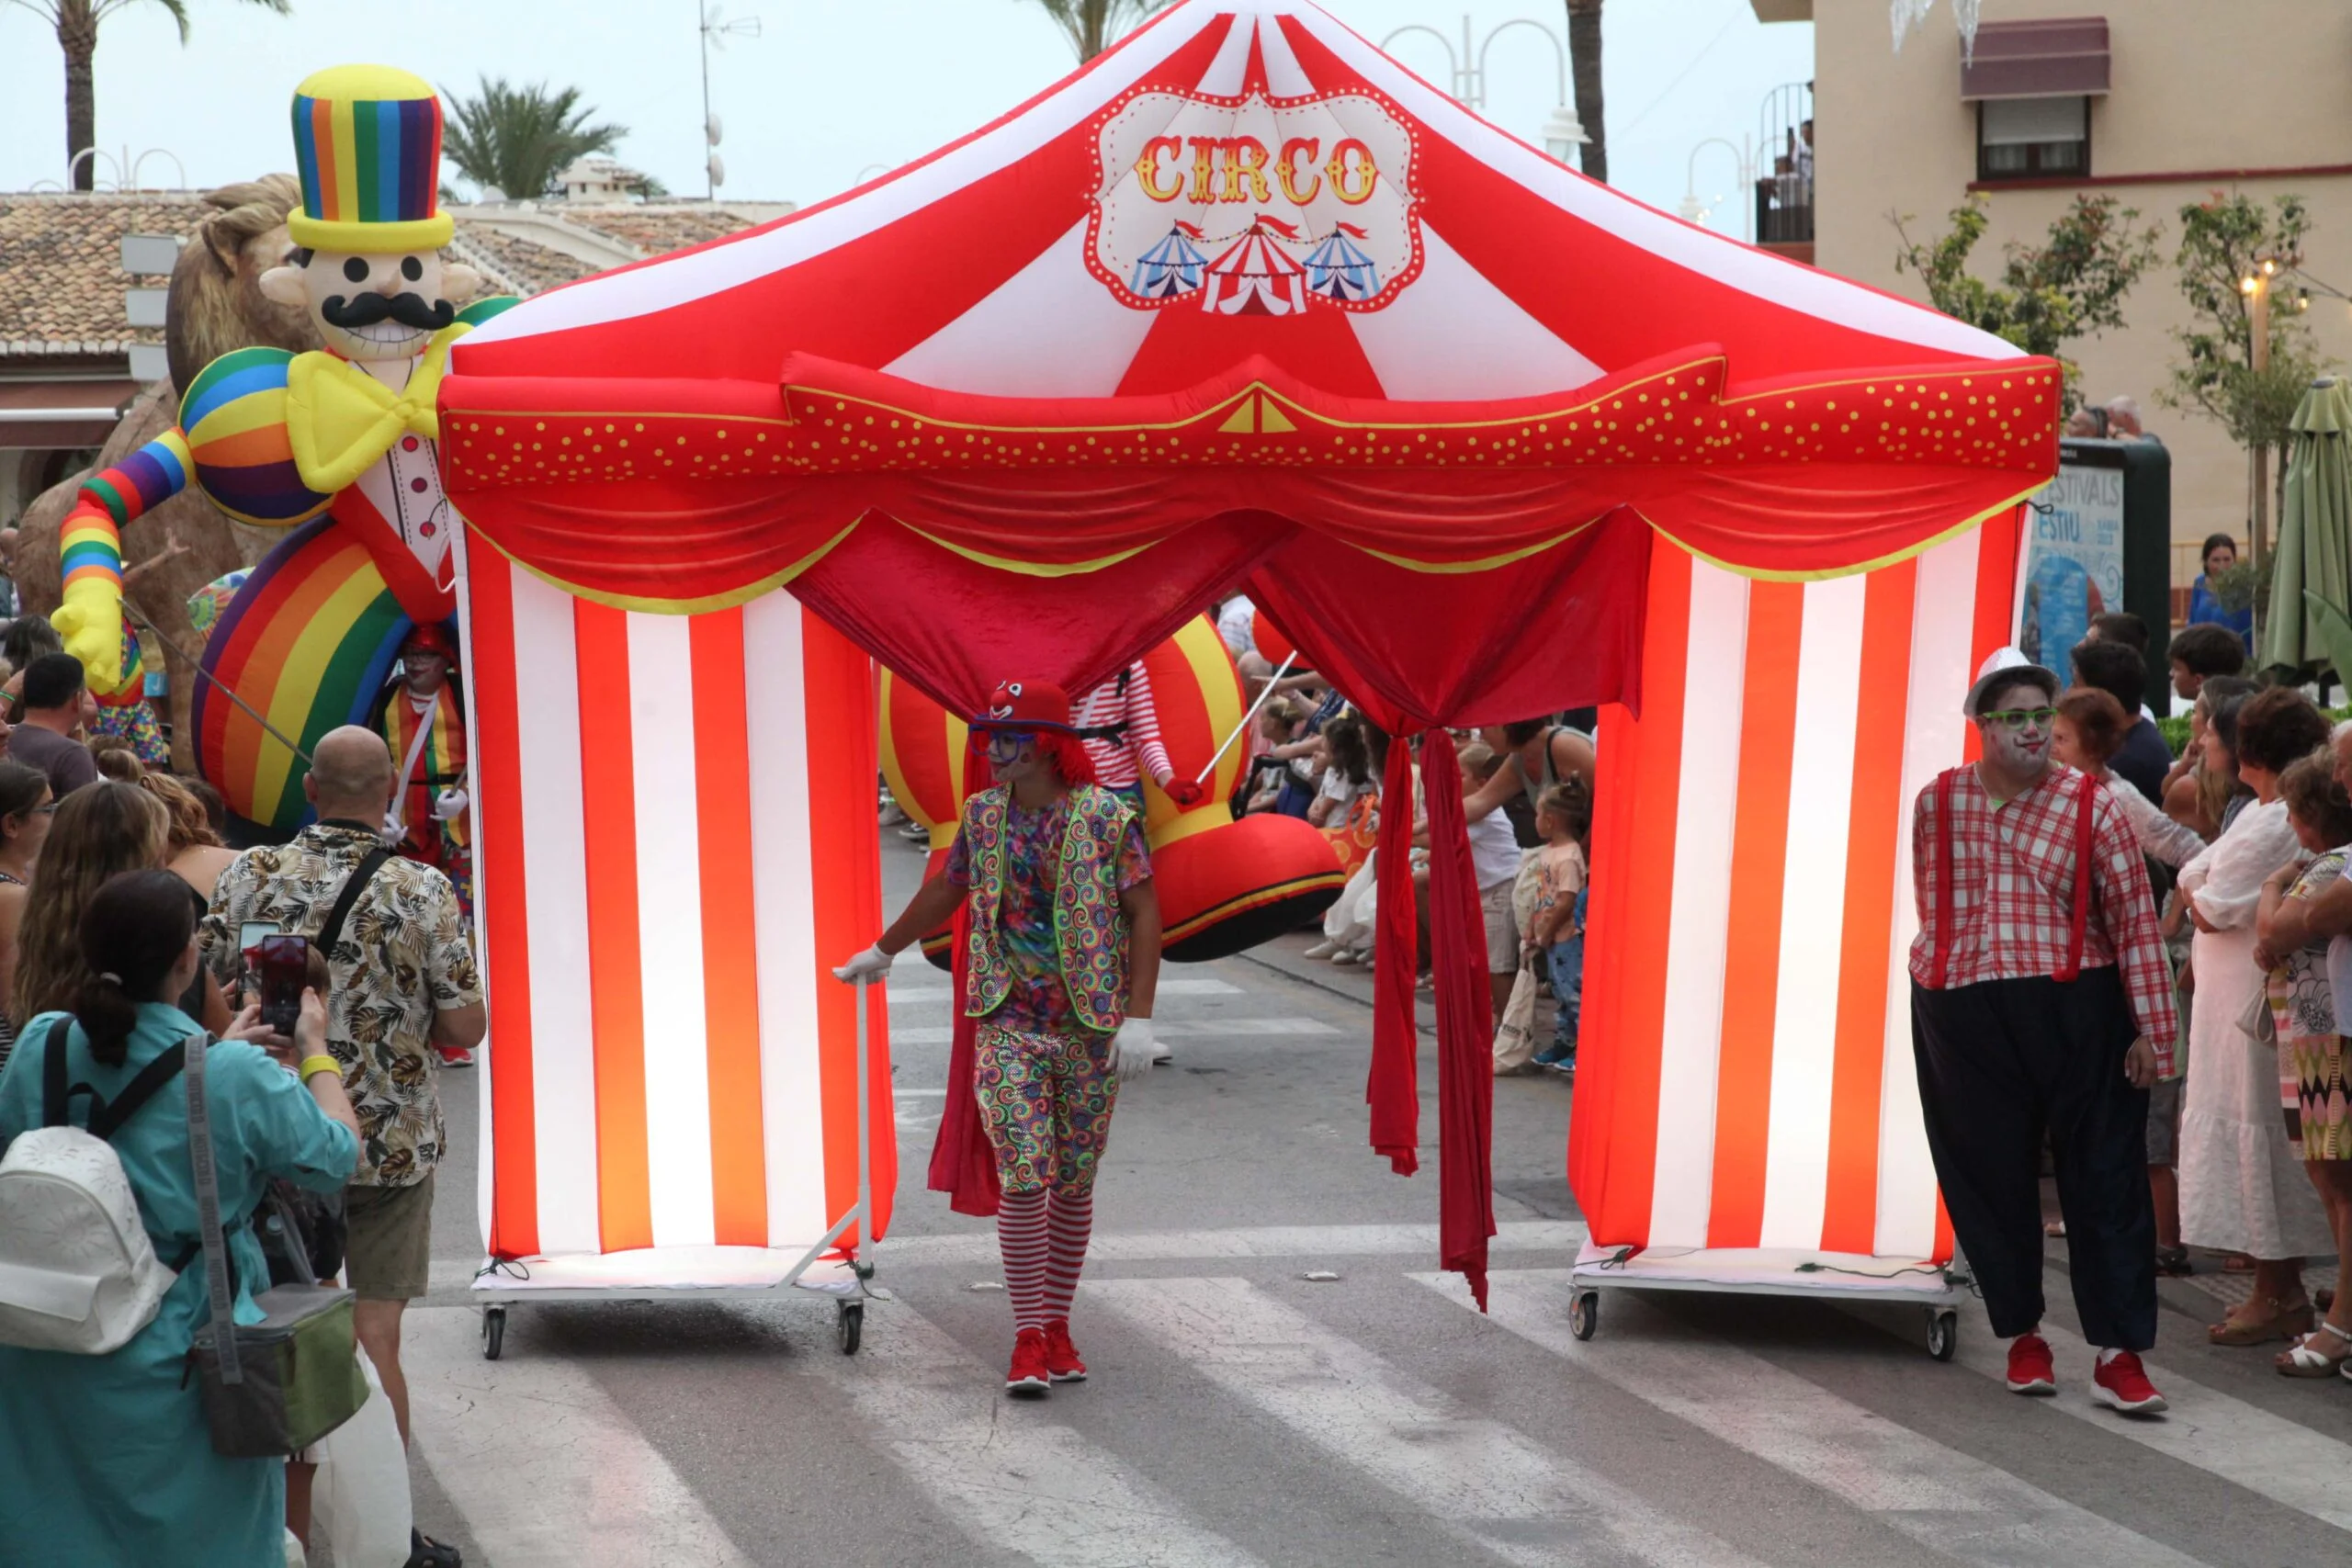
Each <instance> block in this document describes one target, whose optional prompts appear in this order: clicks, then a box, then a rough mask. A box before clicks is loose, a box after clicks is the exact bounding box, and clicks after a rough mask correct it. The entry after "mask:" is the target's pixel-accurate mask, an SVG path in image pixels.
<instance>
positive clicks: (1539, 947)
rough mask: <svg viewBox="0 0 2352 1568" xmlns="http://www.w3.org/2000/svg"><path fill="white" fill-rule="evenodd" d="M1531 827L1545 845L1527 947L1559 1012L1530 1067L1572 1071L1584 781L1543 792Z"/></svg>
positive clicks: (1588, 801)
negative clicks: (1547, 979)
mask: <svg viewBox="0 0 2352 1568" xmlns="http://www.w3.org/2000/svg"><path fill="white" fill-rule="evenodd" d="M1489 820H1492V818H1489ZM1535 829H1536V831H1538V832H1539V833H1541V834H1543V835H1544V848H1543V849H1541V850H1540V851H1538V852H1536V863H1537V865H1538V866H1539V867H1540V868H1541V881H1540V882H1539V883H1538V884H1537V892H1536V897H1535V916H1534V919H1533V922H1532V924H1531V926H1530V927H1529V929H1528V932H1527V947H1528V950H1529V951H1530V952H1532V953H1540V954H1542V955H1543V959H1544V968H1545V972H1546V973H1547V974H1549V975H1550V976H1551V979H1552V1000H1553V1001H1554V1002H1555V1004H1557V1007H1558V1012H1557V1013H1556V1014H1555V1020H1554V1022H1553V1026H1552V1043H1551V1044H1550V1046H1548V1047H1547V1048H1545V1049H1544V1050H1543V1051H1541V1052H1538V1053H1537V1054H1536V1057H1535V1065H1536V1066H1539V1067H1557V1068H1559V1069H1560V1070H1561V1071H1563V1072H1566V1073H1574V1072H1575V1071H1576V1070H1577V1024H1578V1023H1579V1021H1581V1019H1582V1015H1583V1010H1584V915H1585V897H1586V894H1587V884H1588V883H1589V880H1590V879H1589V876H1588V874H1587V872H1586V867H1585V840H1586V838H1587V836H1588V835H1589V834H1590V832H1591V831H1592V796H1591V795H1589V793H1588V792H1587V791H1586V789H1585V787H1584V785H1583V784H1582V783H1580V782H1579V781H1577V780H1574V779H1571V780H1569V781H1568V782H1567V783H1566V784H1554V785H1553V786H1552V787H1551V788H1550V789H1547V790H1545V791H1544V799H1543V801H1542V802H1541V803H1540V804H1539V805H1538V806H1537V807H1536V808H1535Z"/></svg>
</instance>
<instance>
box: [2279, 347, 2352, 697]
mask: <svg viewBox="0 0 2352 1568" xmlns="http://www.w3.org/2000/svg"><path fill="white" fill-rule="evenodd" d="M2289 428H2290V430H2292V431H2293V432H2294V444H2293V446H2291V447H2290V449H2289V453H2288V458H2287V504H2286V507H2285V509H2284V510H2283V511H2281V512H2280V513H2279V516H2278V550H2277V553H2276V555H2275V556H2274V557H2273V558H2272V560H2271V572H2272V576H2271V580H2270V615H2269V620H2268V624H2267V625H2266V626H2264V627H2263V630H2262V657H2261V660H2260V663H2261V664H2262V665H2263V667H2265V668H2270V667H2273V666H2278V665H2285V666H2288V667H2290V668H2300V667H2301V666H2302V665H2304V664H2307V663H2324V664H2330V665H2333V666H2334V667H2335V671H2336V674H2337V678H2338V679H2340V680H2345V681H2352V382H2347V381H2345V380H2342V379H2339V378H2334V377H2323V378H2320V379H2319V380H2317V381H2314V382H2312V388H2311V390H2309V391H2307V392H2305V393H2304V394H2303V400H2302V401H2301V403H2299V404H2297V405H2296V407H2295V417H2294V419H2293V420H2292V421H2290V423H2289Z"/></svg>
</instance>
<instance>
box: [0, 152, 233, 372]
mask: <svg viewBox="0 0 2352 1568" xmlns="http://www.w3.org/2000/svg"><path fill="white" fill-rule="evenodd" d="M207 210H208V209H207V208H206V207H205V205H204V200H203V198H202V197H198V196H195V195H192V194H189V193H186V192H174V193H171V194H169V195H130V196H121V195H113V194H107V195H100V196H65V195H30V196H27V195H8V194H0V357H15V356H17V355H113V354H124V353H127V352H129V349H130V344H133V343H161V342H163V341H164V333H163V330H162V329H161V328H147V329H136V330H135V329H133V328H132V327H131V326H130V323H129V322H128V321H125V320H124V316H123V304H122V295H123V290H124V289H126V288H131V287H132V286H133V285H134V284H145V285H149V286H153V287H161V286H162V284H163V281H164V280H163V279H162V278H159V277H148V278H134V277H132V276H130V274H129V273H127V272H125V271H123V270H122V266H121V254H120V242H121V240H122V237H123V236H124V235H125V234H187V233H189V232H191V231H194V230H195V228H196V226H197V223H198V221H199V220H201V219H202V218H203V216H204V214H205V213H206V211H207Z"/></svg>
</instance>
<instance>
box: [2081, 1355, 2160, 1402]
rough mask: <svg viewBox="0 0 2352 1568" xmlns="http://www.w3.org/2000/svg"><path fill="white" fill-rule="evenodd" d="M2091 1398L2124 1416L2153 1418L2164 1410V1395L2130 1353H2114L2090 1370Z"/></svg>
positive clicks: (2138, 1360)
mask: <svg viewBox="0 0 2352 1568" xmlns="http://www.w3.org/2000/svg"><path fill="white" fill-rule="evenodd" d="M2091 1397H2092V1398H2093V1399H2095V1400H2097V1401H2098V1403H2099V1404H2104V1405H2106V1406H2107V1407H2108V1408H2109V1409H2111V1410H2120V1411H2121V1412H2123V1414H2125V1415H2126V1416H2154V1415H2155V1414H2156V1413H2157V1412H2158V1411H2160V1410H2163V1409H2164V1408H2165V1396H2164V1395H2163V1394H2161V1393H2157V1392H2156V1385H2155V1384H2154V1383H2152V1382H2149V1381H2148V1373H2147V1371H2146V1369H2144V1368H2143V1367H2142V1366H2141V1365H2140V1358H2139V1357H2137V1356H2135V1355H2133V1354H2132V1353H2131V1351H2129V1350H2119V1351H2117V1352H2116V1353H2115V1354H2114V1355H2112V1356H2110V1357H2109V1358H2108V1359H2106V1360H2104V1361H2101V1362H2100V1363H2099V1364H2098V1367H2097V1368H2096V1369H2094V1370H2093V1371H2092V1372H2091Z"/></svg>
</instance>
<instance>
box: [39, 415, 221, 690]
mask: <svg viewBox="0 0 2352 1568" xmlns="http://www.w3.org/2000/svg"><path fill="white" fill-rule="evenodd" d="M191 468H192V463H191V460H190V458H189V457H188V450H187V436H185V435H183V434H180V432H179V431H178V430H177V429H172V430H167V431H165V432H164V434H161V435H159V436H157V437H155V439H154V440H153V441H150V442H149V443H147V445H146V446H141V448H140V449H139V450H138V451H136V452H133V453H131V454H130V456H129V457H125V458H123V460H122V461H121V462H120V463H118V464H117V465H115V466H114V467H113V468H108V469H107V470H106V471H105V472H104V473H101V474H94V475H92V476H91V478H90V479H89V480H88V482H87V483H85V484H84V485H83V486H82V491H81V493H80V494H79V495H78V496H77V497H75V499H74V509H73V510H72V511H71V512H68V513H66V514H65V521H64V522H63V523H62V524H61V525H59V526H58V530H57V550H58V558H59V559H58V565H59V568H60V574H61V576H62V578H63V581H64V593H63V595H62V604H60V605H59V606H58V609H57V613H56V614H55V615H51V617H50V621H51V624H52V625H54V626H56V627H57V634H58V636H59V637H62V638H63V639H64V642H65V651H66V652H68V653H70V654H72V655H73V656H74V658H76V659H78V660H81V661H82V671H83V673H84V674H85V676H86V677H87V679H88V680H89V682H90V690H91V691H93V692H95V693H96V694H98V695H100V696H107V695H110V694H113V693H114V692H115V691H117V690H118V689H119V688H120V687H122V686H124V685H126V684H128V683H130V682H133V681H136V680H138V679H139V677H140V666H139V664H138V661H137V660H136V658H135V657H134V656H128V655H127V654H126V651H125V650H126V642H125V639H124V637H123V630H122V530H123V528H124V527H125V526H126V525H129V524H130V523H131V522H132V521H133V520H134V519H136V518H138V517H140V516H141V515H142V514H144V513H147V512H148V511H150V510H151V509H153V508H154V507H157V506H160V505H162V504H163V503H164V502H166V501H169V500H170V499H171V498H172V497H173V496H175V495H177V494H178V493H179V492H180V491H183V490H186V489H187V484H188V479H189V474H190V470H191Z"/></svg>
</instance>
